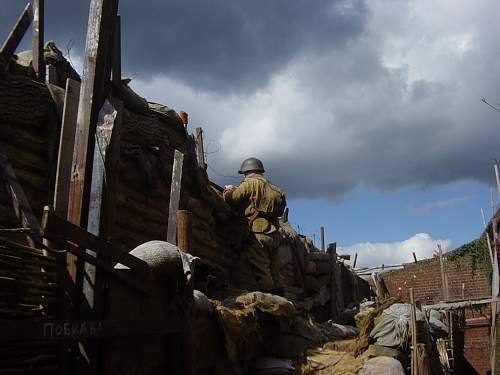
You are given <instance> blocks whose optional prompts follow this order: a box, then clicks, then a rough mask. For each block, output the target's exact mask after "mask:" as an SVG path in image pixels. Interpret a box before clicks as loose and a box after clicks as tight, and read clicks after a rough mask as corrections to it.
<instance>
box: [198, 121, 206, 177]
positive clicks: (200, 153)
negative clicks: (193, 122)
mask: <svg viewBox="0 0 500 375" xmlns="http://www.w3.org/2000/svg"><path fill="white" fill-rule="evenodd" d="M196 156H197V159H198V166H199V167H202V168H203V169H206V164H205V146H204V145H203V129H202V128H196Z"/></svg>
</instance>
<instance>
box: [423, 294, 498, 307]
mask: <svg viewBox="0 0 500 375" xmlns="http://www.w3.org/2000/svg"><path fill="white" fill-rule="evenodd" d="M498 302H500V298H498V297H495V298H493V297H492V298H484V299H478V300H466V301H456V302H444V303H435V304H433V305H422V308H423V309H424V310H460V309H465V308H467V307H472V306H477V305H487V304H489V303H498Z"/></svg>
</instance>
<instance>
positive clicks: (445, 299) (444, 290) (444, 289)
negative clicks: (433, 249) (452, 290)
mask: <svg viewBox="0 0 500 375" xmlns="http://www.w3.org/2000/svg"><path fill="white" fill-rule="evenodd" d="M437 246H438V254H439V271H440V273H441V291H442V295H441V297H442V298H443V302H448V299H449V296H448V285H447V283H446V277H445V270H444V261H443V250H442V249H441V244H438V245H437Z"/></svg>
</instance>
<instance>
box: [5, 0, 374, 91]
mask: <svg viewBox="0 0 500 375" xmlns="http://www.w3.org/2000/svg"><path fill="white" fill-rule="evenodd" d="M3 2H4V4H2V8H3V9H4V10H6V11H3V12H2V15H1V16H0V22H1V30H0V35H5V34H6V33H7V31H8V28H9V27H10V26H9V25H10V24H12V23H13V20H14V18H15V17H17V14H18V13H20V11H21V9H22V8H23V2H20V1H18V0H17V1H14V0H4V1H3ZM88 4H89V2H88V1H76V0H75V1H62V0H54V1H47V2H46V18H47V38H48V39H55V40H56V42H59V43H61V44H62V46H61V45H60V48H61V49H64V47H65V46H66V44H67V43H68V41H69V40H73V42H74V50H73V53H77V54H80V55H82V50H83V45H84V35H85V25H86V21H87V14H88ZM119 9H120V10H119V13H120V14H121V16H122V24H123V27H122V34H123V37H122V44H123V62H124V66H125V69H124V73H126V74H132V75H134V76H137V77H140V78H141V79H144V80H147V79H148V78H150V77H152V76H154V75H155V74H159V73H161V74H164V75H168V76H171V77H176V78H177V79H180V80H182V81H183V82H185V83H187V84H188V85H190V86H191V87H194V88H199V89H203V90H209V91H216V92H227V91H229V92H231V93H236V94H238V93H241V92H250V91H252V90H255V89H257V88H259V87H260V86H262V85H263V84H265V83H267V82H268V80H269V77H270V76H271V75H272V74H273V73H274V72H275V71H276V70H279V69H281V68H282V67H283V66H284V65H286V64H287V63H288V61H289V60H290V59H291V58H293V57H294V56H297V55H300V54H301V53H302V52H303V51H304V50H314V51H321V50H322V49H325V48H326V49H331V48H336V47H338V46H341V45H343V44H345V43H346V42H347V41H348V40H349V39H350V38H351V37H352V36H355V35H357V34H358V33H359V32H360V31H361V30H362V28H363V20H364V18H365V17H366V7H365V6H364V3H363V2H362V1H360V0H356V1H351V2H346V1H338V0H337V1H335V0H328V1H325V0H318V1H310V0H294V1H289V0H273V1H269V0H256V1H245V0H231V1H213V0H212V1H209V0H205V1H203V0H173V1H161V0H144V1H124V0H122V1H121V2H120V6H119ZM25 46H29V44H25Z"/></svg>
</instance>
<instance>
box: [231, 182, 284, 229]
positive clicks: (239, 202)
mask: <svg viewBox="0 0 500 375" xmlns="http://www.w3.org/2000/svg"><path fill="white" fill-rule="evenodd" d="M267 183H268V180H267V179H266V178H265V177H264V176H262V175H260V174H256V175H253V176H249V177H245V179H244V180H243V181H242V182H241V184H240V185H239V186H238V187H236V188H235V189H230V190H226V191H224V200H225V201H226V202H227V203H228V204H229V205H230V206H231V207H233V208H234V209H235V210H236V211H237V212H238V213H239V214H240V216H242V217H245V218H246V219H247V220H248V224H249V228H250V230H251V231H252V232H254V233H263V234H271V233H274V232H276V230H277V229H278V228H277V226H278V224H277V220H276V221H274V220H269V219H267V218H264V217H260V216H259V211H258V210H257V208H258V207H262V205H264V204H265V203H264V202H265V201H266V199H268V197H266V196H265V193H266V189H265V184H267Z"/></svg>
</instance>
